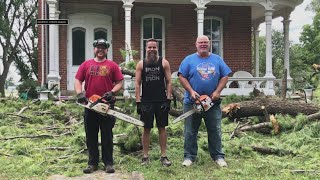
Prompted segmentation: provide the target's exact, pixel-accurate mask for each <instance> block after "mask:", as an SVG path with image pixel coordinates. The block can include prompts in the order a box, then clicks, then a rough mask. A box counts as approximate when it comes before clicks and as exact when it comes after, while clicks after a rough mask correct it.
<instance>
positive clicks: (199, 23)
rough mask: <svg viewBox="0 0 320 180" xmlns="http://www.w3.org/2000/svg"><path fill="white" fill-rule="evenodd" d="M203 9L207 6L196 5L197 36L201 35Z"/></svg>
mask: <svg viewBox="0 0 320 180" xmlns="http://www.w3.org/2000/svg"><path fill="white" fill-rule="evenodd" d="M205 9H207V7H198V8H196V9H195V10H196V11H197V17H198V36H201V35H203V21H204V10H205Z"/></svg>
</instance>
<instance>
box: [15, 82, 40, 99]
mask: <svg viewBox="0 0 320 180" xmlns="http://www.w3.org/2000/svg"><path fill="white" fill-rule="evenodd" d="M37 86H38V82H37V81H35V80H33V79H28V80H26V81H23V82H22V84H20V85H18V87H17V90H18V93H19V97H21V98H23V96H25V98H26V99H36V98H38V92H37V90H36V87H37Z"/></svg>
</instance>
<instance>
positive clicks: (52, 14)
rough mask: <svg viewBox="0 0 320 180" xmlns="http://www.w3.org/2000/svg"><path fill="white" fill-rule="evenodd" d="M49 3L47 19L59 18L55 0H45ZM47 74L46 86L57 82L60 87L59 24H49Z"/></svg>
mask: <svg viewBox="0 0 320 180" xmlns="http://www.w3.org/2000/svg"><path fill="white" fill-rule="evenodd" d="M47 3H48V5H49V19H59V14H60V11H57V10H56V8H57V1H56V0H47ZM49 47H50V48H49V74H48V77H47V78H48V88H50V87H51V86H52V85H53V84H58V87H60V86H59V85H60V79H61V77H60V75H59V25H55V24H51V25H49Z"/></svg>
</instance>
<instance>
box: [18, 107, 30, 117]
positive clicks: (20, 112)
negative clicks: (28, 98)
mask: <svg viewBox="0 0 320 180" xmlns="http://www.w3.org/2000/svg"><path fill="white" fill-rule="evenodd" d="M28 108H29V106H25V107H23V108H21V109H20V111H19V112H18V113H17V115H20V114H22V113H23V111H25V110H26V109H28Z"/></svg>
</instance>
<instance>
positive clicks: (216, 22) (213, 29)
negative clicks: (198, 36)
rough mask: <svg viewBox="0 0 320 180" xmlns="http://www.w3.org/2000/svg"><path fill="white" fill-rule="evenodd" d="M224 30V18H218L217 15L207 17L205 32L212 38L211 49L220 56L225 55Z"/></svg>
mask: <svg viewBox="0 0 320 180" xmlns="http://www.w3.org/2000/svg"><path fill="white" fill-rule="evenodd" d="M222 30H223V27H222V20H221V19H220V18H216V17H208V18H205V20H204V28H203V31H204V32H203V34H204V35H206V36H208V37H209V39H210V40H211V49H210V51H211V52H212V53H214V54H218V55H220V56H222V55H223V51H222V49H223V44H222V35H223V32H222Z"/></svg>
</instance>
